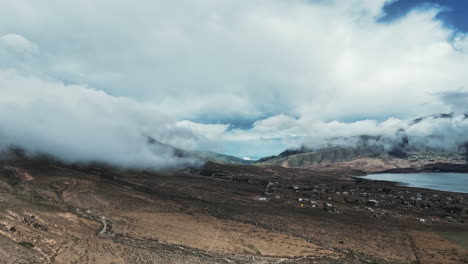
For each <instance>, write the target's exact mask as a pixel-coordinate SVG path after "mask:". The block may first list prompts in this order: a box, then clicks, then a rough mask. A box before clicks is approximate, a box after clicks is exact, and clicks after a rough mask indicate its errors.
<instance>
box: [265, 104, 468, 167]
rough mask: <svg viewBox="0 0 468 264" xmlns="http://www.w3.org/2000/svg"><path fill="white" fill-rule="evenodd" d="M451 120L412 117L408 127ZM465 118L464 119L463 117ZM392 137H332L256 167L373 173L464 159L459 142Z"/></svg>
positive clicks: (466, 153)
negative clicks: (429, 142) (331, 168)
mask: <svg viewBox="0 0 468 264" xmlns="http://www.w3.org/2000/svg"><path fill="white" fill-rule="evenodd" d="M452 118H454V115H453V114H452V113H450V114H436V115H431V116H426V117H420V118H416V119H414V120H413V121H412V122H411V123H410V125H411V126H413V125H416V124H419V123H421V122H423V121H424V120H435V119H452ZM465 118H467V115H466V114H465ZM436 137H439V136H438V135H433V136H428V137H427V138H428V139H432V138H436ZM395 138H396V139H395ZM395 138H392V139H389V138H386V137H383V136H369V135H360V136H354V137H339V138H332V139H330V140H329V142H328V145H327V146H325V147H322V148H309V147H306V146H301V147H299V148H297V149H288V150H285V151H283V152H281V153H280V154H278V155H276V156H270V157H265V158H262V159H259V160H258V161H257V162H256V164H257V165H276V166H283V167H295V168H318V167H326V166H331V165H333V166H339V167H347V168H352V169H359V170H362V171H367V172H375V171H383V170H389V169H397V168H416V167H423V166H426V165H428V164H435V163H442V164H455V165H456V164H466V163H467V160H468V142H464V143H461V144H459V145H458V146H457V147H456V148H455V149H452V150H447V149H445V148H443V146H440V147H437V146H429V145H423V144H421V143H418V144H416V143H415V144H413V143H412V142H410V139H409V138H408V136H407V135H406V134H405V131H404V130H403V129H400V130H398V131H396V136H395ZM335 142H338V143H335ZM343 142H347V143H343Z"/></svg>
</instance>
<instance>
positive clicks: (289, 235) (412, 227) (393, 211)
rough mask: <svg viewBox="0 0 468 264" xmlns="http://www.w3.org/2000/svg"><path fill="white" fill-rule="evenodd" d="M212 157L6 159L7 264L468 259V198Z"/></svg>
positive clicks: (3, 221) (337, 172)
mask: <svg viewBox="0 0 468 264" xmlns="http://www.w3.org/2000/svg"><path fill="white" fill-rule="evenodd" d="M362 174H363V172H361V171H358V170H353V169H349V168H345V167H340V166H335V167H333V166H328V167H323V168H317V169H314V170H311V169H309V170H305V169H294V168H284V167H279V166H242V165H225V164H218V163H212V162H208V163H207V164H205V165H204V166H203V167H202V168H194V169H186V170H180V171H171V172H165V173H162V172H154V171H149V170H119V169H115V168H110V167H107V166H102V165H88V166H71V165H64V164H61V163H59V162H55V161H51V160H47V159H38V158H36V159H28V158H24V157H23V158H18V157H9V158H3V160H2V161H1V162H0V192H1V195H0V260H1V261H0V262H1V263H119V264H120V263H379V264H380V263H383V264H385V263H424V264H426V263H428V264H431V263H434V264H435V263H447V264H448V263H451V264H462V263H468V248H467V244H466V241H467V240H468V211H467V209H468V194H458V193H449V192H441V191H433V190H426V189H417V188H407V187H399V186H394V185H392V184H391V183H388V182H371V181H365V180H361V179H359V178H357V177H356V176H359V175H362Z"/></svg>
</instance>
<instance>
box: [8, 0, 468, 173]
mask: <svg viewBox="0 0 468 264" xmlns="http://www.w3.org/2000/svg"><path fill="white" fill-rule="evenodd" d="M465 2H466V1H458V0H445V1H435V0H434V1H419V0H399V1H395V0H393V1H392V0H348V1H338V0H329V1H325V0H288V1H284V0H268V1H267V0H250V1H238V0H237V1H234V0H197V1H187V0H173V1H162V0H141V1H138V2H130V1H120V0H102V1H92V0H81V1H62V0H43V1H34V0H2V4H1V5H2V8H1V9H0V138H1V140H0V150H1V149H2V148H3V149H6V148H8V147H11V146H19V147H21V148H23V149H25V150H27V151H28V152H29V153H32V154H34V153H44V152H45V153H48V154H50V155H53V156H55V157H58V158H60V159H62V160H65V161H69V162H77V161H79V162H89V161H93V160H99V161H104V162H111V163H114V164H124V165H126V166H153V167H161V166H176V165H178V164H180V163H190V162H193V161H190V160H180V159H177V158H175V157H174V156H173V153H165V151H164V150H154V149H151V148H149V147H148V144H147V138H146V137H147V136H151V137H154V138H156V139H158V140H159V141H161V142H165V143H168V144H172V145H174V146H176V147H180V148H183V149H188V150H211V151H217V152H221V153H226V154H230V155H235V156H238V157H249V158H252V159H257V158H260V157H263V156H268V155H273V154H277V153H279V152H281V151H282V150H284V149H287V148H294V147H298V146H300V145H303V144H305V145H310V146H318V145H321V144H323V142H325V141H326V140H327V139H329V138H331V137H339V136H353V135H358V134H379V133H384V134H388V135H393V134H395V133H396V131H398V130H399V129H400V128H402V127H405V128H408V124H410V123H411V120H413V119H414V118H416V117H420V116H428V115H432V114H437V113H450V112H454V113H455V116H456V118H454V120H451V121H446V122H445V123H444V122H442V123H440V122H439V121H437V122H435V121H434V122H429V121H428V122H427V124H426V123H425V124H424V125H421V127H419V128H418V130H417V131H416V130H415V131H414V136H417V135H429V134H433V133H441V132H440V131H451V133H452V132H453V133H452V134H450V135H452V136H454V135H456V137H457V138H456V139H455V141H456V142H461V141H463V140H465V139H466V138H465V137H464V135H465V134H468V133H465V132H467V131H468V130H467V127H468V124H467V121H466V119H463V118H458V117H459V116H463V113H465V112H468V110H467V109H466V108H467V106H466V105H468V92H467V90H468V74H467V70H468V36H467V34H468V33H467V32H468V22H467V20H466V19H464V18H465V17H466V15H468V11H467V6H468V3H465ZM430 120H432V119H430ZM444 142H445V141H444ZM444 144H445V143H444Z"/></svg>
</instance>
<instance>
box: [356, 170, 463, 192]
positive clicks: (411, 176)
mask: <svg viewBox="0 0 468 264" xmlns="http://www.w3.org/2000/svg"><path fill="white" fill-rule="evenodd" d="M362 178H364V179H367V180H378V181H391V182H397V183H399V185H403V186H409V187H418V188H427V189H433V190H440V191H448V192H460V193H468V173H451V172H422V173H379V174H369V175H366V176H364V177H362Z"/></svg>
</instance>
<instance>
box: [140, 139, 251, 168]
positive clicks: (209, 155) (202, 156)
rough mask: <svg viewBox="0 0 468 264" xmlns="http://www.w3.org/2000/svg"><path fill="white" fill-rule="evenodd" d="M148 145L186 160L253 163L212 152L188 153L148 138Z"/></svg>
mask: <svg viewBox="0 0 468 264" xmlns="http://www.w3.org/2000/svg"><path fill="white" fill-rule="evenodd" d="M148 143H149V144H150V145H152V146H153V147H155V148H156V149H155V151H160V150H162V151H165V152H171V153H173V154H174V156H176V157H186V158H195V159H199V160H202V161H213V162H217V163H225V164H236V165H250V164H253V163H254V161H251V160H244V159H241V158H238V157H234V156H230V155H225V154H221V153H217V152H212V151H189V150H183V149H179V148H176V147H174V146H172V145H169V144H165V143H162V142H159V141H158V140H156V139H154V138H152V137H148Z"/></svg>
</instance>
